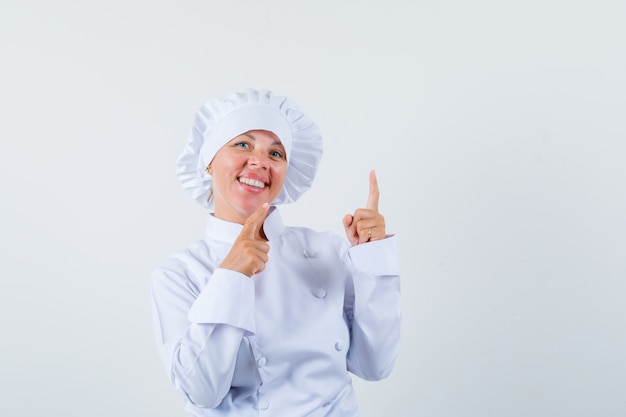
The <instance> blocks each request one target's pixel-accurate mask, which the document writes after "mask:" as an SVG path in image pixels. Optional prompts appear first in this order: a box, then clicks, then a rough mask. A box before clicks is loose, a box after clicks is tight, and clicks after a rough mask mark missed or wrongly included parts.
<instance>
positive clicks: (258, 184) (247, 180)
mask: <svg viewBox="0 0 626 417" xmlns="http://www.w3.org/2000/svg"><path fill="white" fill-rule="evenodd" d="M239 182H240V183H242V184H246V185H249V186H250V187H256V188H265V187H266V186H267V184H265V183H264V182H261V181H258V180H253V179H251V178H242V177H239Z"/></svg>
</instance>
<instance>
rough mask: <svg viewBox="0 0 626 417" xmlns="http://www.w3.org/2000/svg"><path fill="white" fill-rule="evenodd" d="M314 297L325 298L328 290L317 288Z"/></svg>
mask: <svg viewBox="0 0 626 417" xmlns="http://www.w3.org/2000/svg"><path fill="white" fill-rule="evenodd" d="M313 295H314V296H316V297H317V298H324V297H326V290H325V289H324V288H316V289H314V290H313Z"/></svg>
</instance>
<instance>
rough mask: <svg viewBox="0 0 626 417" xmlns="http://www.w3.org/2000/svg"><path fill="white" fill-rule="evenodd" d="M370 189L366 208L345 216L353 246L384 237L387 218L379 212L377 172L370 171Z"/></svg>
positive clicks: (347, 234)
mask: <svg viewBox="0 0 626 417" xmlns="http://www.w3.org/2000/svg"><path fill="white" fill-rule="evenodd" d="M369 179H370V191H369V196H368V197H367V204H365V208H360V209H357V210H356V211H355V212H354V214H352V215H350V214H346V215H345V216H344V218H343V227H344V228H345V229H346V236H347V237H348V241H350V243H351V244H352V246H355V245H359V244H361V243H365V242H370V241H372V240H380V239H384V238H385V237H386V236H387V234H386V232H385V218H384V217H383V215H382V214H380V213H379V212H378V197H379V195H380V193H379V191H378V181H377V179H376V172H374V171H371V172H370V178H369Z"/></svg>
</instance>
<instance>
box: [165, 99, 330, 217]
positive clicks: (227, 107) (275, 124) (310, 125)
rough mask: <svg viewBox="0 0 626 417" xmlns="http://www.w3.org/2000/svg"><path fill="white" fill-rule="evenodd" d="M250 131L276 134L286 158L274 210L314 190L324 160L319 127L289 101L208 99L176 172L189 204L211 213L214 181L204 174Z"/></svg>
mask: <svg viewBox="0 0 626 417" xmlns="http://www.w3.org/2000/svg"><path fill="white" fill-rule="evenodd" d="M250 130H267V131H270V132H273V133H274V134H275V135H276V136H278V138H279V139H280V141H281V142H282V144H283V146H284V147H285V151H286V153H287V164H288V168H287V175H286V177H285V182H284V184H283V188H282V190H281V192H280V194H279V195H278V197H276V200H274V201H273V202H272V204H282V203H291V202H294V201H296V200H297V199H298V198H300V196H301V195H302V194H304V192H305V191H307V190H308V189H309V188H310V187H311V184H312V183H313V179H314V178H315V173H316V172H317V167H318V166H319V163H320V160H321V157H322V135H321V133H320V130H319V127H318V126H317V124H316V123H315V122H314V121H313V120H312V119H311V118H310V117H308V116H307V115H306V114H304V113H303V112H302V111H301V110H300V109H299V108H298V106H297V105H296V103H294V102H293V101H292V100H290V99H288V98H287V97H281V96H276V95H274V94H272V92H270V91H268V90H253V89H249V90H247V91H245V92H240V93H233V94H231V95H229V96H227V97H226V98H223V99H210V100H208V101H207V102H205V103H204V104H203V105H202V107H200V109H198V111H197V112H196V115H195V117H194V120H193V126H192V129H191V133H190V134H189V139H188V141H187V146H185V149H184V150H183V152H182V153H181V155H180V156H179V157H178V162H177V170H176V175H177V177H178V179H179V180H180V182H181V184H182V186H183V188H184V189H185V190H187V192H188V193H189V194H190V195H191V198H193V199H194V200H196V201H197V202H198V203H200V204H201V205H202V206H204V207H207V208H212V206H213V199H212V198H211V195H212V190H211V182H212V178H211V175H210V174H209V173H208V172H207V171H206V168H207V166H208V165H209V163H210V162H211V161H212V160H213V157H214V156H215V154H216V153H217V151H218V150H219V149H220V148H221V147H222V146H224V145H225V144H226V143H228V142H229V141H231V140H232V139H234V138H235V137H237V136H239V135H242V134H244V133H246V132H249V131H250Z"/></svg>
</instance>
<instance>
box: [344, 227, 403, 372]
mask: <svg viewBox="0 0 626 417" xmlns="http://www.w3.org/2000/svg"><path fill="white" fill-rule="evenodd" d="M345 261H346V262H347V263H348V269H349V270H350V272H351V274H350V277H349V279H348V281H347V283H346V301H345V306H344V309H345V314H346V318H347V320H348V324H349V326H350V349H349V351H348V357H347V361H348V370H349V371H350V372H352V373H353V374H355V375H357V376H359V377H361V378H363V379H366V380H380V379H383V378H386V377H387V376H389V374H390V373H391V371H392V369H393V366H394V363H395V360H396V357H397V355H398V351H399V345H400V267H399V259H398V248H397V240H396V238H395V236H391V237H388V238H386V239H383V240H377V241H374V242H368V243H364V244H361V245H356V246H353V247H351V248H350V249H349V250H348V252H347V259H346V260H345Z"/></svg>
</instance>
